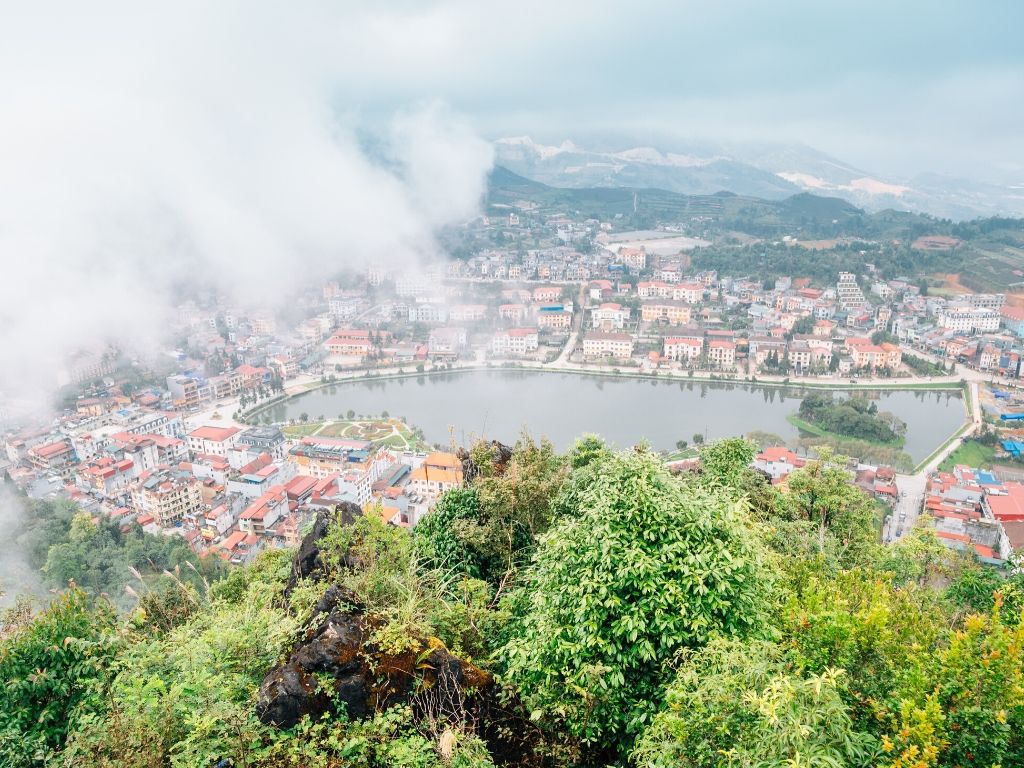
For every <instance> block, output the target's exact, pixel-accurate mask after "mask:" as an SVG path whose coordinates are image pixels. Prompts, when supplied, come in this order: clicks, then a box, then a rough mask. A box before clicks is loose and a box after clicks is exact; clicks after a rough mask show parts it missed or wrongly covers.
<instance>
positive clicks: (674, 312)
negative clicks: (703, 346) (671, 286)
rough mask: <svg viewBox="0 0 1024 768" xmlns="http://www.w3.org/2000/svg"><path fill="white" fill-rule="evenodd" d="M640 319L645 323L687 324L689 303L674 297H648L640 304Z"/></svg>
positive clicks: (688, 320)
mask: <svg viewBox="0 0 1024 768" xmlns="http://www.w3.org/2000/svg"><path fill="white" fill-rule="evenodd" d="M640 319H641V320H643V321H644V322H645V323H656V322H665V323H668V324H669V325H687V324H688V323H689V322H690V319H691V318H690V305H689V304H688V303H686V302H685V301H676V300H675V299H650V300H648V301H645V302H643V303H642V304H641V305H640Z"/></svg>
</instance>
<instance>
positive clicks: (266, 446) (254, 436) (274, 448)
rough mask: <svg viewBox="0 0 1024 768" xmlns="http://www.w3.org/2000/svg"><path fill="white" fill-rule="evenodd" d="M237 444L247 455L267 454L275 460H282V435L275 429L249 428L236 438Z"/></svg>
mask: <svg viewBox="0 0 1024 768" xmlns="http://www.w3.org/2000/svg"><path fill="white" fill-rule="evenodd" d="M237 444H238V445H240V446H244V447H245V448H246V450H247V451H248V452H249V453H253V454H259V453H268V454H270V456H271V457H272V458H274V459H277V460H280V459H283V458H284V448H285V440H284V433H283V432H282V431H281V430H280V429H278V428H277V427H249V428H248V429H246V430H245V431H244V432H242V433H241V434H240V435H239V436H238V441H237Z"/></svg>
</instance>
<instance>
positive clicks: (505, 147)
mask: <svg viewBox="0 0 1024 768" xmlns="http://www.w3.org/2000/svg"><path fill="white" fill-rule="evenodd" d="M495 151H496V162H498V163H499V164H501V165H503V166H505V167H506V168H508V169H510V170H512V171H514V172H515V173H518V174H520V175H522V176H526V177H528V178H530V179H535V180H537V181H541V182H543V183H545V184H550V185H552V186H560V187H571V188H582V187H639V188H645V187H646V188H657V189H665V190H669V191H673V192H681V193H683V194H688V195H701V194H713V193H715V192H719V191H729V192H734V193H736V194H738V195H751V196H756V197H762V198H766V199H782V198H785V197H789V196H790V195H793V194H795V193H796V192H801V191H807V192H814V193H817V194H823V195H830V196H835V197H841V198H843V199H844V200H848V201H850V202H852V203H854V204H855V205H857V206H860V207H863V208H865V209H866V210H868V211H878V210H883V209H886V208H894V209H897V210H908V211H920V212H924V213H929V214H932V215H934V216H942V217H948V218H953V219H970V218H975V217H977V216H993V215H1000V214H1001V215H1011V216H1022V215H1024V186H1018V187H1013V186H1008V185H1007V186H1000V185H995V184H985V183H981V182H975V181H971V180H967V179H955V178H950V177H945V176H939V175H936V174H927V175H921V176H917V177H914V178H912V179H893V178H888V177H885V176H881V175H878V174H873V173H870V172H868V171H864V170H861V169H859V168H856V167H854V166H852V165H850V164H848V163H844V162H842V161H841V160H838V159H836V158H834V157H830V156H829V155H827V154H825V153H823V152H819V151H818V150H815V149H813V148H811V147H805V146H802V145H787V144H744V145H728V146H726V145H722V146H720V147H713V146H711V145H709V144H707V143H704V144H701V145H693V146H692V147H686V148H685V149H684V150H683V151H665V150H661V149H657V148H654V147H631V148H627V149H620V150H606V149H602V150H595V149H588V148H585V147H581V146H579V145H577V144H574V143H573V142H571V141H563V142H562V143H561V144H558V145H546V144H541V143H538V142H535V141H534V140H533V139H531V138H530V137H529V136H518V137H510V138H502V139H498V140H497V141H496V142H495Z"/></svg>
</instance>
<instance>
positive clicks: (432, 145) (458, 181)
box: [0, 2, 491, 395]
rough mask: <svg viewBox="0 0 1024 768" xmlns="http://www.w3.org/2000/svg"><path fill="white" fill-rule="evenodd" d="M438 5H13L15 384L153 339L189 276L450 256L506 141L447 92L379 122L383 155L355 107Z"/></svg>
mask: <svg viewBox="0 0 1024 768" xmlns="http://www.w3.org/2000/svg"><path fill="white" fill-rule="evenodd" d="M420 16H422V14H420V13H419V12H416V11H411V10H406V11H402V10H401V9H399V10H397V11H392V12H389V13H387V14H384V13H382V12H378V11H373V10H372V9H371V10H367V9H366V7H364V6H358V5H357V6H347V7H342V8H340V9H339V8H336V7H334V6H330V5H326V4H324V5H313V6H308V7H305V8H302V9H298V10H294V9H288V10H287V11H286V10H285V9H284V7H283V6H276V5H272V4H269V3H267V4H264V3H254V4H250V3H240V2H236V3H228V4H213V3H188V2H186V3H183V4H175V5H174V7H173V9H172V10H164V11H160V12H158V11H155V10H153V9H151V8H150V9H143V8H141V7H139V6H138V4H129V3H124V4H108V5H105V6H103V5H100V6H96V5H91V4H90V5H89V6H88V7H87V6H84V5H81V4H73V3H66V4H58V5H56V6H54V5H50V6H46V5H45V4H43V5H34V4H33V5H29V6H26V8H25V9H24V11H23V12H22V11H19V13H18V14H10V13H9V14H7V18H5V25H4V29H3V30H2V31H0V92H2V93H4V99H3V100H2V101H0V169H2V173H0V359H2V362H3V364H2V370H0V392H2V391H4V390H6V391H7V393H8V394H16V395H24V394H25V393H26V392H27V391H35V392H39V391H41V390H43V389H45V388H46V387H47V386H49V385H51V383H52V381H53V378H54V377H53V373H54V371H55V369H56V367H57V366H58V365H59V364H60V361H61V360H62V359H63V357H64V356H65V355H66V354H67V353H69V352H72V351H74V350H75V349H77V348H79V347H83V346H92V345H94V344H98V343H102V342H104V341H106V340H108V339H124V340H127V341H129V342H132V341H134V342H140V343H153V341H154V340H155V339H156V338H158V337H159V336H160V335H161V334H162V332H163V331H164V329H165V328H166V323H167V318H168V310H169V308H170V291H171V289H172V288H173V286H174V285H175V283H176V282H177V281H182V280H200V281H206V282H209V283H210V284H212V285H214V286H217V287H218V288H219V289H221V290H223V291H225V292H226V293H228V294H229V295H230V294H233V295H235V296H237V297H239V298H241V299H244V300H247V301H250V302H262V301H269V302H272V303H273V302H279V301H282V300H283V299H284V298H285V297H286V295H287V291H288V290H289V289H291V288H294V287H296V286H297V285H299V284H300V283H303V284H305V283H309V282H310V281H312V280H315V279H317V278H319V277H325V276H327V275H329V274H332V273H333V272H336V271H337V270H338V269H339V267H341V266H343V265H345V264H358V263H362V262H365V261H366V260H369V259H375V258H384V259H388V260H392V261H397V260H406V261H412V260H414V259H416V258H419V257H421V256H423V255H426V254H432V253H433V252H434V250H435V247H436V246H435V243H434V233H435V232H436V231H437V229H438V228H439V227H441V226H444V225H446V224H449V223H452V222H457V221H461V220H463V219H465V218H467V217H468V216H470V215H472V213H473V211H474V210H475V208H476V207H477V206H478V204H479V201H480V199H481V196H482V194H483V192H484V185H485V178H486V173H487V171H488V169H489V167H490V164H491V149H490V147H489V145H487V144H486V143H485V142H483V141H482V140H480V139H479V138H477V137H476V136H475V135H474V134H473V133H472V131H471V130H470V129H469V128H468V127H467V126H466V124H465V123H464V122H462V121H461V120H460V119H458V118H457V117H456V116H453V115H452V114H451V113H449V112H448V111H447V110H446V109H444V108H443V107H441V106H439V105H437V104H434V103H428V104H426V105H425V106H424V105H422V104H421V105H419V106H410V107H406V108H405V109H403V110H402V111H400V112H399V113H398V114H397V115H395V116H393V117H391V118H388V119H386V120H385V121H384V125H380V124H379V122H374V123H373V124H371V125H370V126H369V128H370V129H372V130H374V131H376V132H378V133H380V134H381V135H383V136H384V137H385V139H384V141H383V143H382V144H381V145H379V146H378V147H376V150H375V152H376V153H379V154H380V155H381V157H371V156H369V154H368V153H367V151H366V150H365V149H364V147H363V145H362V143H361V142H360V140H359V131H360V130H363V129H365V128H367V123H368V121H367V120H366V119H364V118H362V117H361V112H360V109H359V107H360V104H359V102H358V101H357V96H358V93H357V92H361V93H365V92H367V91H368V90H371V89H372V87H373V84H374V70H375V66H376V62H375V61H374V58H373V55H374V54H373V51H374V50H375V49H377V50H381V51H390V50H394V49H395V47H396V45H402V46H410V45H412V44H413V43H414V41H415V37H414V35H413V34H412V33H411V29H410V27H409V25H410V24H412V23H414V21H415V19H416V18H418V17H420ZM400 18H401V19H405V22H404V23H399V19H400ZM443 26H444V25H443V24H441V27H443ZM438 34H440V33H438ZM392 35H393V37H390V36H392ZM443 37H444V36H443V35H441V38H442V39H443ZM423 45H424V46H425V52H426V53H430V51H431V48H432V46H436V45H437V35H434V36H433V37H432V38H431V40H428V41H426V42H424V44H423ZM396 66H397V65H396V64H394V63H392V64H391V65H390V66H389V67H384V68H382V69H383V70H384V75H383V78H382V80H379V82H380V83H381V87H382V88H385V89H386V88H388V87H391V83H393V81H394V79H395V77H396V72H395V67H396ZM357 81H358V87H356V86H354V85H353V84H354V83H356V82H357ZM353 93H357V96H352V95H351V94H353Z"/></svg>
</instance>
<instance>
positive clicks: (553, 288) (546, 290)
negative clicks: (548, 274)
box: [531, 285, 562, 302]
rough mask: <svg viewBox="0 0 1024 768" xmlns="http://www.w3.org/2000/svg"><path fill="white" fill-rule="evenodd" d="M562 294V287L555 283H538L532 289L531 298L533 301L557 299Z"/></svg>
mask: <svg viewBox="0 0 1024 768" xmlns="http://www.w3.org/2000/svg"><path fill="white" fill-rule="evenodd" d="M561 296H562V289H561V288H559V287H558V286H557V285H539V286H537V287H536V288H534V289H533V293H532V294H531V298H532V299H533V301H534V302H545V301H558V299H559V298H561Z"/></svg>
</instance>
